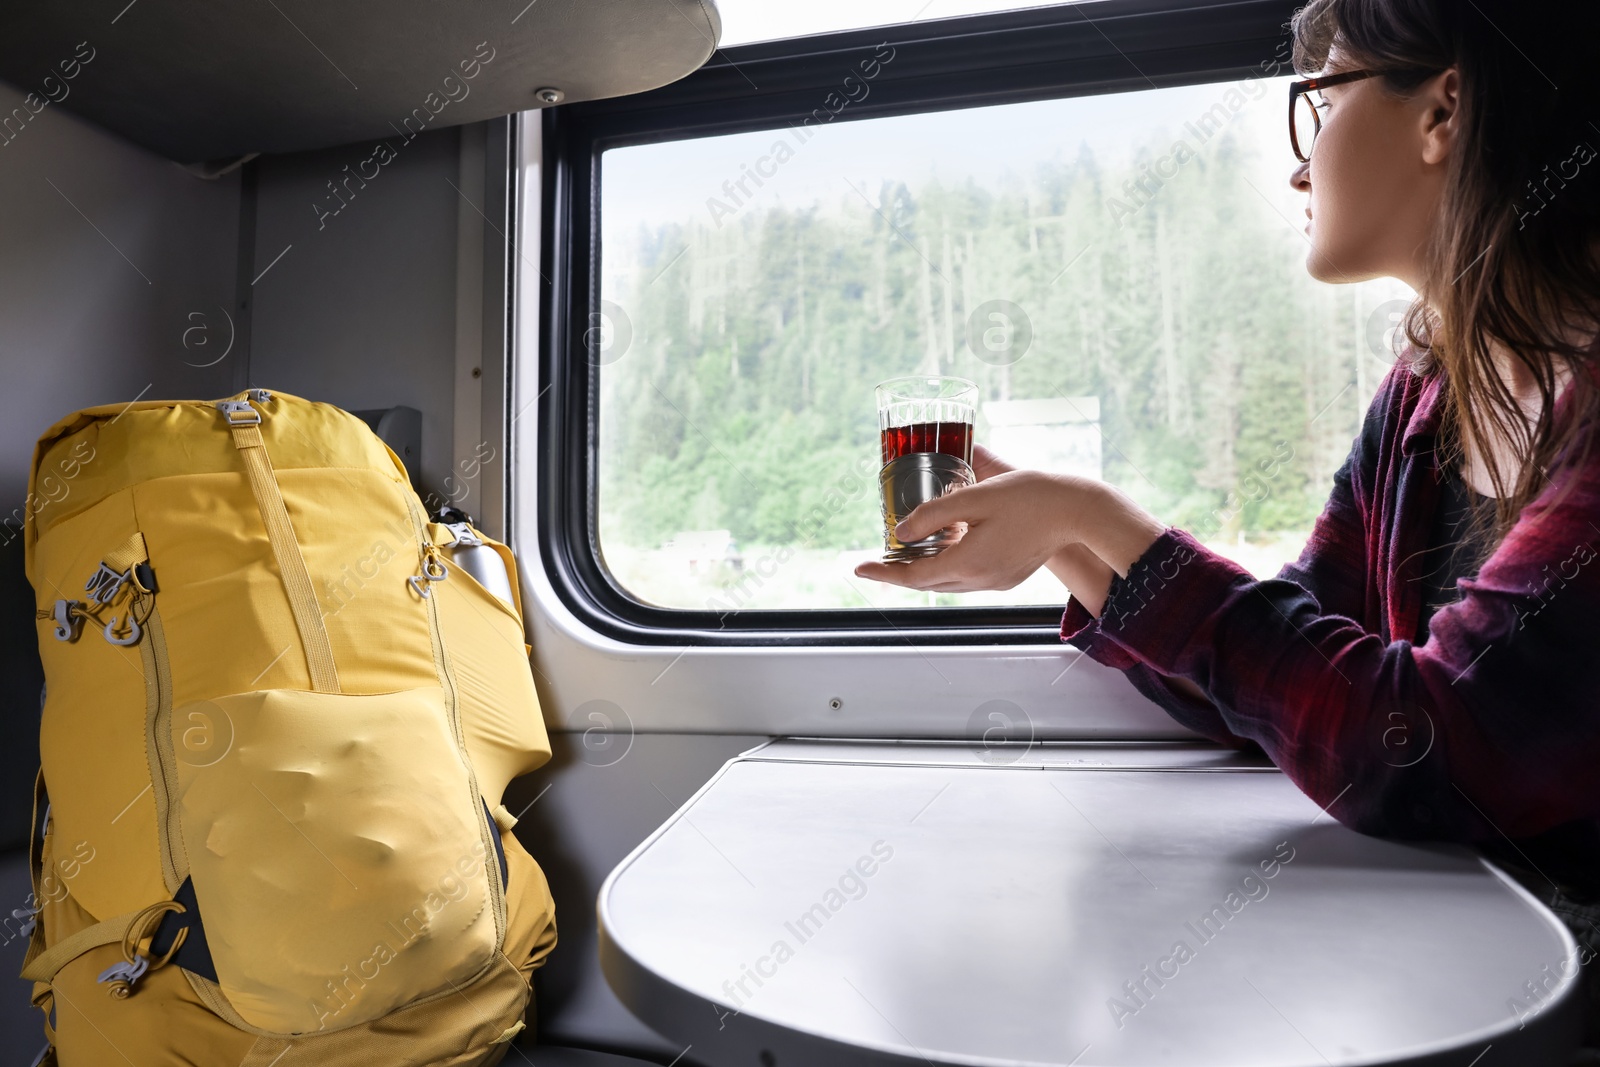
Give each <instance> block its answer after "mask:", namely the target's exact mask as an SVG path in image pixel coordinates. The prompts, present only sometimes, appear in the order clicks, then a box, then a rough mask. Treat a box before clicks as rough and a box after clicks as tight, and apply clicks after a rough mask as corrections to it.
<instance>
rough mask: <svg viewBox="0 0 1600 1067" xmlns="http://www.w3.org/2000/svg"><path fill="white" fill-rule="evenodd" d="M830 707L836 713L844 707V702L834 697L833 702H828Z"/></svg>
mask: <svg viewBox="0 0 1600 1067" xmlns="http://www.w3.org/2000/svg"><path fill="white" fill-rule="evenodd" d="M828 707H830V708H832V709H833V710H834V711H838V710H839V709H840V708H842V707H844V701H842V700H840V699H839V698H838V697H834V698H833V699H832V700H830V701H828Z"/></svg>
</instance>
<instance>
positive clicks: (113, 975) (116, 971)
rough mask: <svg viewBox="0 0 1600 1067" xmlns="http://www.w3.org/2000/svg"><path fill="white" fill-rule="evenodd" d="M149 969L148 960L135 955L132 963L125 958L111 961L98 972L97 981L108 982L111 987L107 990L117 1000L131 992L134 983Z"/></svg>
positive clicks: (125, 997)
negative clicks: (115, 961) (117, 961)
mask: <svg viewBox="0 0 1600 1067" xmlns="http://www.w3.org/2000/svg"><path fill="white" fill-rule="evenodd" d="M149 969H150V961H149V960H148V959H147V958H145V957H144V956H142V955H141V956H135V957H134V960H133V962H132V963H128V962H127V961H126V960H124V961H122V962H120V963H113V964H112V965H111V966H109V967H107V968H106V969H105V970H103V971H101V972H100V977H99V978H97V979H96V981H97V982H102V983H104V982H109V983H110V984H111V988H110V989H108V990H107V992H108V993H110V994H111V995H112V996H113V997H115V998H116V999H117V1000H125V999H127V997H128V995H129V994H130V993H132V992H133V986H134V983H135V982H137V981H138V980H139V979H141V978H143V977H144V975H145V972H146V971H148V970H149Z"/></svg>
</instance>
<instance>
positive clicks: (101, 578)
mask: <svg viewBox="0 0 1600 1067" xmlns="http://www.w3.org/2000/svg"><path fill="white" fill-rule="evenodd" d="M132 574H133V572H132V571H122V572H121V573H118V572H117V571H114V570H112V569H111V568H110V567H108V566H106V565H105V564H104V563H102V564H100V569H99V570H97V571H95V572H94V573H93V574H92V575H90V576H89V580H88V581H87V582H84V583H83V591H84V592H86V593H88V594H89V599H90V600H92V601H94V602H95V603H96V604H109V603H111V602H112V601H113V600H115V599H117V594H118V593H120V592H122V587H123V586H125V585H127V584H128V579H129V578H130V577H131V576H132Z"/></svg>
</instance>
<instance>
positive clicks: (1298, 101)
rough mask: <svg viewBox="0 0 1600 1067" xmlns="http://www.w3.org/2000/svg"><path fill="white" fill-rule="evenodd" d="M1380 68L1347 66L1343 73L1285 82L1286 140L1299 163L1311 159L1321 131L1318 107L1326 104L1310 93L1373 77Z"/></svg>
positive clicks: (1380, 71) (1380, 72)
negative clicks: (1287, 90) (1287, 116)
mask: <svg viewBox="0 0 1600 1067" xmlns="http://www.w3.org/2000/svg"><path fill="white" fill-rule="evenodd" d="M1386 73H1389V72H1388V71H1382V70H1351V71H1346V72H1344V73H1343V74H1330V75H1328V76H1327V77H1325V78H1307V79H1305V80H1304V81H1297V82H1291V83H1290V85H1289V144H1290V146H1291V147H1293V148H1294V154H1295V158H1296V159H1298V160H1299V161H1300V162H1302V163H1309V162H1311V149H1312V146H1313V145H1315V144H1316V142H1317V134H1318V133H1320V132H1322V109H1323V108H1325V107H1327V106H1328V105H1327V103H1326V102H1320V103H1319V102H1318V101H1315V100H1312V99H1311V97H1310V95H1309V94H1310V93H1313V92H1317V91H1319V90H1322V89H1326V88H1328V87H1329V86H1331V85H1347V84H1349V83H1350V82H1357V81H1361V80H1362V79H1363V78H1372V77H1376V76H1377V75H1379V74H1386Z"/></svg>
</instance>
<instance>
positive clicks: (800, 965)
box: [598, 740, 1579, 1067]
mask: <svg viewBox="0 0 1600 1067" xmlns="http://www.w3.org/2000/svg"><path fill="white" fill-rule="evenodd" d="M1000 751H1001V755H1000V756H996V754H995V752H996V750H987V751H986V750H984V749H982V748H975V747H973V746H967V745H961V744H941V743H928V742H921V743H917V742H906V743H896V742H824V741H806V740H786V741H779V742H774V743H771V744H768V745H765V746H761V747H759V748H757V749H753V750H751V751H750V752H748V753H745V754H743V755H742V756H740V757H739V758H737V759H734V760H732V761H730V762H729V763H728V764H727V765H726V766H724V767H723V769H722V770H721V771H719V772H718V774H717V775H716V777H714V778H713V779H712V780H711V781H710V782H708V783H707V784H706V785H705V786H704V787H703V788H702V789H701V790H700V791H699V792H698V793H696V794H695V795H694V796H693V797H692V798H691V799H690V800H689V801H688V802H687V803H686V804H685V805H684V806H683V807H682V808H681V809H680V810H679V811H678V812H676V813H674V814H673V815H672V817H671V818H669V819H668V820H667V822H666V824H665V825H663V826H662V827H661V828H660V829H659V830H657V831H656V833H655V834H653V835H652V836H651V837H650V838H649V839H647V840H646V841H645V842H644V843H643V844H641V845H640V846H639V847H638V848H637V849H635V850H634V852H633V853H632V854H631V855H630V856H629V857H628V858H627V859H626V860H624V861H623V862H622V863H621V864H620V865H619V866H618V867H617V868H616V870H614V871H613V872H612V873H611V875H610V876H609V877H608V878H607V879H606V881H605V883H604V885H603V886H602V887H601V889H600V894H599V900H598V908H599V923H600V957H601V966H602V969H603V971H604V973H605V975H606V978H607V981H608V982H609V983H610V984H611V987H612V988H613V989H614V990H615V991H616V993H617V995H618V996H619V997H620V998H621V999H622V1001H623V1003H624V1004H626V1005H627V1006H628V1008H629V1009H630V1010H631V1011H633V1012H634V1013H635V1014H636V1015H638V1016H639V1017H640V1018H641V1019H643V1020H644V1021H645V1022H646V1023H648V1024H649V1025H650V1026H651V1027H653V1028H654V1029H656V1030H658V1031H659V1032H660V1033H662V1034H664V1035H666V1036H667V1037H669V1038H672V1039H674V1040H676V1041H679V1042H682V1043H683V1044H684V1045H686V1046H692V1049H691V1051H690V1052H689V1054H688V1055H689V1058H690V1059H693V1060H697V1061H700V1062H703V1063H707V1064H713V1065H716V1067H724V1065H727V1067H734V1065H737V1067H800V1065H810V1064H818V1065H828V1067H834V1065H839V1067H850V1065H855V1064H911V1063H919V1064H921V1063H925V1064H930V1065H944V1064H996V1065H998V1064H1007V1065H1011V1064H1041V1065H1042V1064H1051V1065H1068V1064H1076V1065H1078V1067H1111V1065H1133V1064H1172V1065H1184V1067H1200V1065H1217V1067H1222V1065H1227V1067H1267V1065H1271V1067H1289V1065H1306V1067H1319V1065H1323V1064H1424V1063H1426V1064H1447V1063H1457V1064H1461V1065H1462V1067H1466V1065H1469V1064H1476V1067H1494V1065H1515V1067H1537V1065H1539V1064H1559V1063H1563V1062H1565V1058H1566V1054H1567V1053H1568V1052H1569V1051H1570V1050H1571V1049H1572V1048H1573V1047H1574V1046H1575V1045H1576V1043H1577V1032H1578V1025H1579V1024H1578V1022H1577V1012H1578V1004H1577V1000H1578V998H1577V996H1576V995H1575V994H1576V992H1577V989H1576V982H1577V969H1576V967H1575V966H1573V965H1571V964H1570V963H1568V962H1567V961H1571V960H1574V959H1575V958H1576V946H1575V944H1574V943H1573V941H1572V938H1571V936H1570V935H1569V934H1568V933H1567V931H1566V930H1565V929H1564V928H1563V927H1562V926H1561V925H1560V923H1559V922H1558V921H1557V920H1556V919H1555V917H1554V916H1553V915H1551V914H1550V913H1549V911H1547V910H1546V909H1545V908H1543V907H1542V906H1541V905H1539V904H1538V903H1537V902H1535V901H1534V900H1533V899H1532V898H1531V897H1530V896H1528V894H1527V893H1525V892H1524V891H1523V890H1522V889H1521V887H1519V886H1517V885H1516V884H1515V883H1513V882H1512V881H1511V880H1510V879H1509V878H1507V877H1506V876H1504V875H1503V874H1501V873H1500V872H1499V871H1497V870H1496V869H1494V868H1493V867H1492V866H1490V865H1489V864H1487V863H1485V862H1484V861H1483V860H1481V859H1479V858H1478V857H1477V856H1475V855H1474V854H1472V853H1471V852H1469V851H1467V850H1465V849H1460V848H1455V847H1451V846H1439V845H1414V844H1404V843H1398V842H1392V841H1385V840H1379V839H1376V838H1370V837H1363V836H1361V835H1359V834H1356V833H1354V832H1352V831H1350V830H1347V829H1345V828H1344V827H1342V826H1340V825H1339V824H1338V823H1337V822H1336V821H1335V820H1334V819H1333V818H1331V817H1330V816H1328V815H1326V814H1324V813H1323V812H1322V811H1321V810H1320V809H1319V808H1318V807H1317V806H1316V805H1315V804H1313V803H1312V802H1311V801H1310V800H1308V799H1307V798H1306V797H1305V796H1304V795H1302V794H1301V793H1300V792H1299V791H1298V790H1297V789H1296V788H1295V787H1294V785H1293V784H1292V783H1291V782H1290V781H1289V780H1288V779H1287V778H1285V777H1284V776H1283V775H1282V774H1281V773H1279V772H1278V771H1277V770H1276V769H1273V768H1271V767H1268V766H1265V765H1262V764H1256V763H1252V762H1250V761H1248V760H1246V759H1245V758H1243V757H1240V756H1237V755H1235V754H1233V753H1229V752H1224V751H1221V750H1217V749H1212V748H1208V747H1204V746H1197V745H1184V744H1169V745H1148V744H1147V745H1137V746H1124V745H1104V744H1042V745H1041V744H1035V745H1033V746H1032V747H1031V748H1028V749H1027V750H1026V751H1023V750H1000ZM1230 893H1231V894H1233V896H1231V897H1230ZM1180 946H1182V947H1180ZM1564 964H1566V965H1565V966H1564ZM1527 982H1535V983H1543V984H1544V986H1545V987H1546V988H1545V989H1540V990H1539V996H1538V997H1531V996H1530V994H1529V989H1530V988H1532V987H1528V986H1525V985H1524V983H1527ZM1547 990H1548V991H1547ZM1513 1004H1518V1005H1520V1007H1519V1009H1518V1010H1517V1011H1514V1010H1513V1008H1512V1005H1513ZM1519 1014H1520V1018H1519ZM1486 1049H1487V1051H1485V1050H1486Z"/></svg>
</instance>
